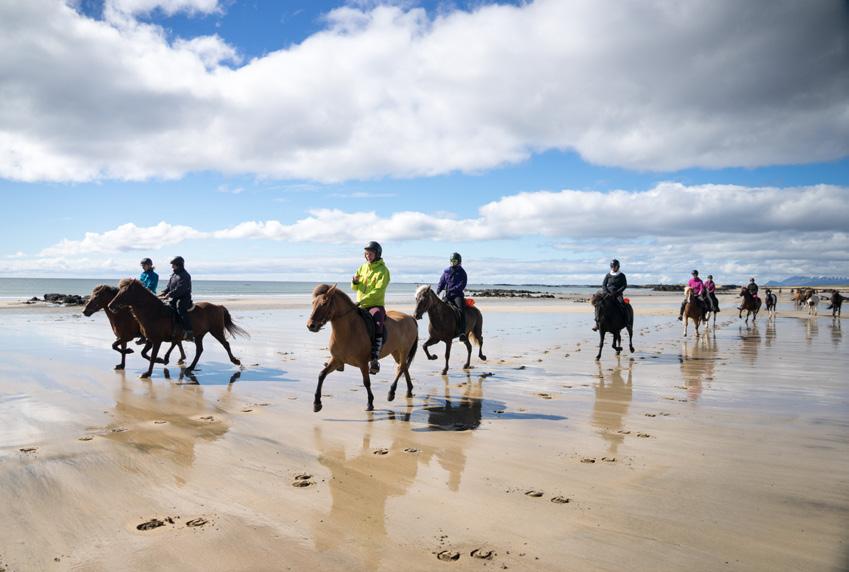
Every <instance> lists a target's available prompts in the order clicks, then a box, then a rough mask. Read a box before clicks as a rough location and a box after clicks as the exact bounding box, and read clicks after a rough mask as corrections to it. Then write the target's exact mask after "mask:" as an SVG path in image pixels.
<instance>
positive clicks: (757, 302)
mask: <svg viewBox="0 0 849 572" xmlns="http://www.w3.org/2000/svg"><path fill="white" fill-rule="evenodd" d="M740 296H742V297H743V303H742V304H741V305H740V312H739V313H738V315H737V317H738V318H742V317H743V310H745V311H746V324H748V323H749V316H752V323H754V322H755V320H757V319H758V312H759V311H760V309H761V299H760V298H755V296H754V295H753V294H752V293H751V292H749V289H748V288H746V287H743V289H742V290H740Z"/></svg>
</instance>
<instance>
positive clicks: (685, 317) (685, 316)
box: [684, 314, 690, 338]
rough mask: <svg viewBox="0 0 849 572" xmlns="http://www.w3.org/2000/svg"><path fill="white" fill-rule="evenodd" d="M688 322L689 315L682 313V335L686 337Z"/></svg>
mask: <svg viewBox="0 0 849 572" xmlns="http://www.w3.org/2000/svg"><path fill="white" fill-rule="evenodd" d="M689 323H690V316H688V315H686V314H685V315H684V337H685V338H686V337H687V324H689Z"/></svg>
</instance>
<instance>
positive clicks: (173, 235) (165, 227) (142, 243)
mask: <svg viewBox="0 0 849 572" xmlns="http://www.w3.org/2000/svg"><path fill="white" fill-rule="evenodd" d="M204 236H206V235H205V233H203V232H200V231H197V230H195V229H193V228H191V227H188V226H181V225H172V224H168V223H166V222H164V221H163V222H160V223H159V224H157V225H154V226H149V227H139V226H136V225H135V224H133V223H127V224H122V225H121V226H119V227H117V228H115V229H112V230H108V231H106V232H87V233H85V236H84V237H83V238H82V239H80V240H67V239H65V240H62V241H61V242H59V243H57V244H54V245H52V246H49V247H47V248H45V249H44V250H42V251H41V256H43V257H56V256H72V255H79V254H91V253H106V252H126V251H130V250H140V251H141V250H153V249H159V248H162V247H163V246H169V245H174V244H180V243H181V242H183V241H185V240H188V239H190V238H202V237H204Z"/></svg>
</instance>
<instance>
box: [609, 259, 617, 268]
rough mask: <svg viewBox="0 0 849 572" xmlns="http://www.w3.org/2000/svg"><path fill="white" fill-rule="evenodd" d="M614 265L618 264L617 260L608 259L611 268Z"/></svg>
mask: <svg viewBox="0 0 849 572" xmlns="http://www.w3.org/2000/svg"><path fill="white" fill-rule="evenodd" d="M614 266H619V261H618V260H616V259H615V258H614V259H613V260H611V261H610V267H611V268H613V267H614Z"/></svg>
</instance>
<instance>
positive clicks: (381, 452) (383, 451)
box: [373, 448, 389, 455]
mask: <svg viewBox="0 0 849 572" xmlns="http://www.w3.org/2000/svg"><path fill="white" fill-rule="evenodd" d="M373 454H374V455H388V454H389V449H383V448H381V449H375V450H374V452H373Z"/></svg>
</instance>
